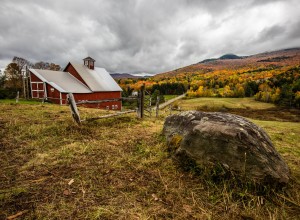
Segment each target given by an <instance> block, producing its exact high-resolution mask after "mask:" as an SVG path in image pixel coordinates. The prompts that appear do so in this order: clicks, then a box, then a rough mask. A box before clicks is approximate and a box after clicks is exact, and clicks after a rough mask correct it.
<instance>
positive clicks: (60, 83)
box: [29, 69, 92, 93]
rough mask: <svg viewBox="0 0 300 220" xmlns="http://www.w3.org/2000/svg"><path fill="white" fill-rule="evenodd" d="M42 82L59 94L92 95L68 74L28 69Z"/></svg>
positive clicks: (84, 86)
mask: <svg viewBox="0 0 300 220" xmlns="http://www.w3.org/2000/svg"><path fill="white" fill-rule="evenodd" d="M29 70H30V71H31V72H32V73H33V74H35V75H36V76H37V77H38V78H40V79H41V80H42V81H43V82H46V83H48V84H49V85H51V86H52V87H54V88H55V89H57V90H58V91H60V92H64V93H67V92H72V93H92V91H91V90H90V89H89V88H88V87H87V86H86V85H84V84H83V83H82V82H80V81H79V80H78V79H77V78H75V77H74V76H72V75H71V74H70V73H68V72H62V71H52V70H40V69H29Z"/></svg>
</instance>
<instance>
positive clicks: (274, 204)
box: [0, 104, 300, 219]
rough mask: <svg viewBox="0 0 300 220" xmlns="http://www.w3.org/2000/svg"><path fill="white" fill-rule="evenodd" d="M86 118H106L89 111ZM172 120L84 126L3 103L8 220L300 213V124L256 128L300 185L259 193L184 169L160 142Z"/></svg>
mask: <svg viewBox="0 0 300 220" xmlns="http://www.w3.org/2000/svg"><path fill="white" fill-rule="evenodd" d="M80 113H81V115H82V117H94V116H95V115H98V114H104V113H105V112H103V111H99V110H94V109H83V108H82V109H80ZM163 121H164V117H163V116H162V117H160V118H158V119H155V118H151V119H150V118H146V119H144V120H139V119H137V118H135V115H134V114H132V115H126V116H120V117H117V118H110V119H103V120H99V121H94V122H85V123H83V124H82V126H77V125H76V124H75V123H74V122H73V121H72V119H71V116H70V112H69V109H68V107H66V106H57V105H49V104H45V105H41V104H36V105H28V104H18V105H15V104H0V160H1V164H0V211H1V212H0V219H5V218H6V217H8V216H11V215H14V214H17V213H20V212H21V211H28V212H24V213H21V214H22V215H21V218H23V219H34V218H35V219H297V218H298V216H300V209H299V204H300V195H299V194H300V193H299V191H300V190H299V189H300V187H299V185H300V183H299V181H300V175H299V173H300V168H299V166H297V164H298V165H299V164H300V155H299V149H300V146H299V143H300V138H299V137H300V129H299V128H300V126H299V123H292V122H288V123H287V122H286V124H283V122H276V124H272V123H275V122H261V121H256V123H257V124H260V125H262V126H264V128H265V129H266V130H267V132H268V133H269V134H270V135H271V138H272V140H273V141H274V143H275V145H276V147H277V148H278V149H279V151H280V152H281V153H282V154H283V156H284V158H285V159H286V160H287V162H288V164H289V165H290V167H291V168H292V173H293V178H294V180H293V181H292V183H291V184H290V185H289V186H288V187H286V188H284V189H283V190H281V191H276V192H272V189H270V190H269V191H267V192H261V191H260V192H258V191H255V190H253V189H250V188H247V187H245V186H243V187H242V186H239V185H234V184H233V182H231V181H225V180H224V181H219V182H215V181H213V180H212V179H209V178H204V176H201V175H199V174H197V173H196V172H194V171H193V170H190V171H188V172H187V171H184V170H182V169H181V168H180V167H178V166H177V164H176V163H175V162H174V161H173V160H172V158H170V156H169V154H168V151H167V147H166V145H165V141H164V138H163V137H161V136H160V133H161V130H162V126H163ZM277 125H278V126H277ZM280 132H282V133H283V134H285V135H284V136H283V135H281V133H280ZM290 145H293V146H290ZM293 148H295V149H296V150H295V151H293V150H292V149H293ZM259 193H260V194H259Z"/></svg>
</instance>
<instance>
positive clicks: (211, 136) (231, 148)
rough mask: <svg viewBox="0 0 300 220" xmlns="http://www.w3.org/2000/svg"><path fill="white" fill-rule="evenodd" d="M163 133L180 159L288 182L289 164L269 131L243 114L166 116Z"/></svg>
mask: <svg viewBox="0 0 300 220" xmlns="http://www.w3.org/2000/svg"><path fill="white" fill-rule="evenodd" d="M163 134H164V135H165V136H166V139H167V144H168V146H169V147H170V149H173V152H174V155H175V156H177V158H179V159H180V158H181V159H182V158H186V157H182V156H180V155H185V156H187V157H188V159H192V160H193V161H194V162H196V164H197V165H201V167H203V166H204V167H205V166H207V165H209V166H210V167H211V165H213V166H214V165H221V166H222V167H223V168H224V169H226V170H228V171H230V172H231V173H234V174H238V175H239V176H241V175H242V176H244V177H247V179H250V180H253V181H254V182H256V183H278V184H285V183H287V182H288V181H289V179H290V171H289V168H288V166H287V164H286V163H285V162H284V161H283V159H282V157H281V156H280V155H279V153H278V152H277V151H276V149H275V148H274V146H273V144H272V142H271V140H270V138H269V136H268V135H267V133H266V132H265V131H264V130H263V129H262V128H260V127H258V126H257V125H255V124H254V123H252V122H250V121H248V120H247V119H245V118H244V117H241V116H237V115H233V114H228V113H220V112H201V111H187V112H182V113H180V114H176V115H171V116H169V117H167V119H166V121H165V124H164V128H163Z"/></svg>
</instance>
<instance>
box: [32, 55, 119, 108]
mask: <svg viewBox="0 0 300 220" xmlns="http://www.w3.org/2000/svg"><path fill="white" fill-rule="evenodd" d="M83 61H84V64H76V63H73V62H69V63H68V65H67V66H66V68H65V69H64V71H52V70H40V69H29V71H30V85H31V96H32V98H44V99H46V100H49V101H51V102H53V103H57V104H60V105H63V104H66V97H67V94H68V93H70V92H71V93H73V95H74V98H75V100H76V102H78V101H84V100H105V99H119V98H121V92H122V89H121V87H120V86H119V85H118V84H117V83H116V82H115V80H114V79H113V78H112V77H111V76H110V74H109V73H108V72H107V71H106V70H105V69H104V68H98V67H95V66H94V63H95V60H94V59H92V58H91V57H87V58H85V59H83ZM85 106H87V107H93V108H102V109H111V110H121V108H122V102H121V101H111V102H103V103H99V104H86V105H85Z"/></svg>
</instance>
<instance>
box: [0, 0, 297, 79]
mask: <svg viewBox="0 0 300 220" xmlns="http://www.w3.org/2000/svg"><path fill="white" fill-rule="evenodd" d="M262 2H263V3H262ZM0 10H1V13H0V30H1V32H0V40H1V44H0V67H4V66H5V65H7V64H8V61H9V60H10V59H12V57H13V56H20V57H24V58H26V59H28V60H30V61H33V62H35V61H40V60H43V61H49V62H55V63H58V64H60V65H62V66H64V65H66V64H67V62H68V61H70V60H77V61H79V62H81V59H82V58H84V57H85V56H88V55H89V56H92V57H93V58H95V59H96V65H97V66H101V67H105V68H107V69H108V70H109V71H112V72H139V71H140V72H150V73H159V72H163V71H168V70H171V69H175V68H178V67H180V66H183V65H188V64H192V63H195V62H199V61H200V60H202V59H206V58H209V57H213V56H220V55H222V54H223V53H228V52H233V53H237V54H240V55H246V54H251V53H257V52H262V51H265V50H275V49H279V48H283V47H285V46H286V47H290V46H299V45H300V36H299V25H298V26H297V24H299V22H300V17H299V13H298V12H299V10H300V6H299V4H298V3H297V0H286V1H280V0H278V1H257V0H243V1H241V0H232V1H229V0H210V1H205V0H202V1H194V0H153V1H147V0H124V1H123V0H122V1H117V0H101V1H94V0H65V1H60V0H43V1H38V0H27V1H23V0H15V1H10V0H2V1H1V4H0Z"/></svg>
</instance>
